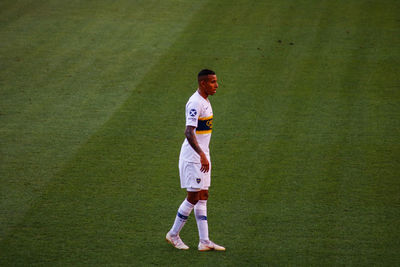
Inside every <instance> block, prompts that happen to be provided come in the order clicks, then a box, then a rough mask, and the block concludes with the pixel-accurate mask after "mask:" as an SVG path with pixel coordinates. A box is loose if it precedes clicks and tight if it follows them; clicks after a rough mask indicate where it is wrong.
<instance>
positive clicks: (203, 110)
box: [166, 69, 225, 251]
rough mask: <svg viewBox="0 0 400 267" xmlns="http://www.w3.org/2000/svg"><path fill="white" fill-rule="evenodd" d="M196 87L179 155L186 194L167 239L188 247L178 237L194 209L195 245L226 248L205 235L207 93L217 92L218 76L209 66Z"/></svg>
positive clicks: (210, 114)
mask: <svg viewBox="0 0 400 267" xmlns="http://www.w3.org/2000/svg"><path fill="white" fill-rule="evenodd" d="M197 80H198V84H199V88H198V89H197V91H196V92H195V93H194V94H193V95H192V96H191V97H190V98H189V101H188V102H187V104H186V130H185V136H186V139H185V141H184V142H183V144H182V147H181V153H180V156H179V175H180V180H181V187H182V188H186V191H187V197H186V199H185V200H184V201H183V202H182V204H181V205H180V206H179V209H178V213H177V215H176V218H175V222H174V224H173V226H172V228H171V230H170V231H169V232H168V233H167V236H166V239H167V241H168V242H169V243H170V244H172V245H173V246H174V247H176V248H177V249H189V247H188V246H186V245H185V243H183V241H182V239H181V238H180V237H179V232H180V231H181V229H182V227H183V226H184V225H185V223H186V221H187V219H188V217H189V215H190V213H191V212H192V210H193V209H194V215H195V217H196V222H197V228H198V230H199V237H200V242H199V246H198V249H199V250H200V251H207V250H225V248H224V247H222V246H219V245H217V244H215V243H214V242H212V241H211V240H210V239H209V237H208V222H207V199H208V188H209V187H210V177H211V176H210V173H211V163H210V152H209V148H208V146H209V143H210V138H211V132H212V122H213V112H212V108H211V103H210V101H209V100H208V96H209V95H213V94H215V93H216V91H217V88H218V83H217V76H216V75H215V72H214V71H212V70H208V69H204V70H202V71H200V72H199V74H198V76H197Z"/></svg>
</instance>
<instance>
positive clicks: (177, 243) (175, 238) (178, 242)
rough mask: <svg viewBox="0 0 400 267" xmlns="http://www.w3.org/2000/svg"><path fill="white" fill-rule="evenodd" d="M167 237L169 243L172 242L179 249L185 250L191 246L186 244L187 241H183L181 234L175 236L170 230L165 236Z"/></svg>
mask: <svg viewBox="0 0 400 267" xmlns="http://www.w3.org/2000/svg"><path fill="white" fill-rule="evenodd" d="M165 239H166V240H167V242H168V243H170V244H171V245H173V246H174V247H176V248H177V249H184V250H187V249H189V247H188V246H186V245H185V243H183V241H182V239H181V238H180V237H179V235H177V236H173V235H171V234H170V233H169V232H168V233H167V235H166V236H165Z"/></svg>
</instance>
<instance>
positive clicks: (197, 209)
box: [194, 190, 225, 251]
mask: <svg viewBox="0 0 400 267" xmlns="http://www.w3.org/2000/svg"><path fill="white" fill-rule="evenodd" d="M207 200H208V190H201V191H200V196H199V201H198V202H197V204H196V205H195V206H194V214H195V216H196V222H197V228H198V230H199V237H200V242H199V247H198V249H199V250H200V251H207V250H221V251H224V250H225V248H224V247H222V246H220V245H217V244H215V243H214V242H212V241H211V240H210V239H209V237H208V220H207Z"/></svg>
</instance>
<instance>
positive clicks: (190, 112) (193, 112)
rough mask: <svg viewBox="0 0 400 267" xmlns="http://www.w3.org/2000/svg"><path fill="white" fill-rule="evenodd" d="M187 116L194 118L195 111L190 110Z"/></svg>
mask: <svg viewBox="0 0 400 267" xmlns="http://www.w3.org/2000/svg"><path fill="white" fill-rule="evenodd" d="M189 115H190V116H192V117H194V116H196V115H197V111H196V110H195V109H194V108H193V109H191V110H190V111H189Z"/></svg>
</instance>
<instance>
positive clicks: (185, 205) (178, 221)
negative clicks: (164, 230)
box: [169, 199, 194, 235]
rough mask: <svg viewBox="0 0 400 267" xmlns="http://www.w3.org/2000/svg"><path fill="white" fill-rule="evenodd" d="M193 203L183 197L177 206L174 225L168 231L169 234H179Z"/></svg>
mask: <svg viewBox="0 0 400 267" xmlns="http://www.w3.org/2000/svg"><path fill="white" fill-rule="evenodd" d="M193 207H194V205H193V204H192V203H190V202H189V201H187V199H185V200H184V201H183V202H182V204H181V205H180V206H179V209H178V213H177V214H176V218H175V222H174V225H173V226H172V228H171V230H170V231H169V232H170V234H171V235H179V232H180V231H181V230H182V227H183V226H184V225H185V223H186V221H187V219H188V217H189V215H190V213H191V212H192V210H193Z"/></svg>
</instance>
